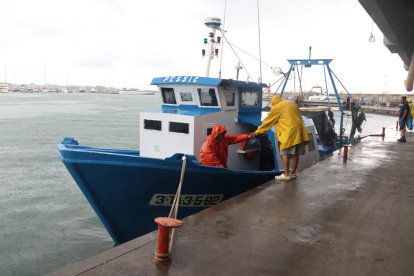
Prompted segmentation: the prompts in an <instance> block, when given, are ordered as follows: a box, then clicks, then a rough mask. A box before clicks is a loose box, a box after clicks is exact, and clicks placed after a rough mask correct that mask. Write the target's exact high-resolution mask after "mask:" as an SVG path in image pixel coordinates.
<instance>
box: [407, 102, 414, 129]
mask: <svg viewBox="0 0 414 276" xmlns="http://www.w3.org/2000/svg"><path fill="white" fill-rule="evenodd" d="M407 101H408V106H409V107H410V112H409V114H408V121H407V127H408V129H409V130H413V117H414V104H413V100H411V99H408V100H407Z"/></svg>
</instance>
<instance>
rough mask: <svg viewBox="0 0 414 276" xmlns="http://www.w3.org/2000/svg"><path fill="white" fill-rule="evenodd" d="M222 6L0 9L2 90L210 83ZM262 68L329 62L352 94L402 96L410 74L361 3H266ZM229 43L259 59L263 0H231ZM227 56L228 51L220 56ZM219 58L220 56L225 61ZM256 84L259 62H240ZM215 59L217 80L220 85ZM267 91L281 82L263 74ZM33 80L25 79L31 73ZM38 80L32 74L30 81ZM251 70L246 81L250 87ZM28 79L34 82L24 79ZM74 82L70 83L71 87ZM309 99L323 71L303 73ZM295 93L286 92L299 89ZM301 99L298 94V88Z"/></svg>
mask: <svg viewBox="0 0 414 276" xmlns="http://www.w3.org/2000/svg"><path fill="white" fill-rule="evenodd" d="M224 3H225V2H224V0H209V1H202V0H177V1H171V0H165V1H164V0H159V1H156V0H154V1H147V0H146V1H142V0H136V1H131V0H130V1H126V0H124V1H117V0H81V1H78V0H71V1H61V0H50V1H49V0H36V1H33V0H31V1H29V0H0V7H1V8H0V66H1V67H0V81H3V79H4V70H5V69H4V67H5V65H7V81H8V82H10V83H15V81H17V83H25V82H26V81H27V82H30V80H31V78H32V80H33V82H34V83H36V84H43V82H44V64H45V60H46V69H47V82H48V83H58V84H60V85H65V84H66V82H67V79H68V81H69V84H76V85H105V84H106V85H107V86H109V85H111V86H114V85H115V86H118V87H124V86H125V85H127V86H128V87H137V86H138V85H139V86H140V88H142V87H143V86H144V85H146V86H147V87H148V85H149V83H150V81H151V79H152V78H154V77H162V76H171V75H173V76H174V75H175V76H177V75H178V76H179V75H195V76H204V73H205V62H206V59H204V60H203V59H202V58H201V50H202V49H203V47H204V44H203V39H204V38H205V37H206V36H207V28H206V27H205V25H204V19H205V18H206V17H210V16H216V17H220V18H222V19H224V17H223V15H224ZM259 5H260V19H261V20H260V25H261V44H262V60H263V61H264V62H266V63H267V64H269V65H271V66H274V67H281V68H282V70H284V71H287V70H288V68H289V64H288V62H287V61H286V60H287V59H301V58H308V47H309V46H312V47H313V49H312V58H331V59H334V61H333V62H332V63H331V68H332V70H333V71H334V72H335V73H336V75H337V76H338V77H339V78H340V79H341V80H342V81H343V83H344V84H345V87H346V88H347V89H348V90H349V91H351V92H383V91H385V90H388V91H390V92H392V93H404V92H405V89H404V84H403V81H404V79H405V78H406V74H407V73H406V71H405V70H404V69H403V63H402V61H401V59H400V58H399V56H398V55H396V54H391V53H390V52H389V51H388V49H387V48H386V47H385V46H384V45H383V42H382V39H383V35H382V33H381V32H380V30H379V29H378V28H377V27H376V26H375V25H374V36H375V37H376V42H375V43H370V42H368V39H369V36H370V33H371V19H370V17H369V16H368V14H366V12H365V10H364V9H363V8H362V6H361V5H360V4H359V2H358V1H357V0H352V1H351V0H349V1H348V0H313V1H309V0H291V1H285V0H283V1H282V0H266V1H265V0H259ZM225 30H226V31H227V37H228V39H229V41H230V42H231V43H233V44H235V45H236V46H238V47H240V48H242V49H244V50H246V51H247V52H249V53H250V54H252V55H254V56H257V57H258V56H259V41H258V23H257V6H256V0H227V13H226V21H225ZM220 50H221V49H220ZM223 51H224V56H223V68H222V72H223V73H222V77H223V78H235V75H236V72H235V69H234V65H235V64H236V63H237V58H236V57H235V55H234V54H233V53H232V52H231V50H230V48H228V46H224V50H223ZM220 54H221V53H220ZM238 54H239V56H240V58H241V59H242V61H243V63H244V64H245V66H246V68H247V70H248V71H249V73H250V74H251V75H252V77H253V78H254V79H255V81H257V79H258V77H259V75H260V73H259V62H258V61H256V60H254V59H252V58H251V57H249V56H247V55H245V54H244V53H241V52H238ZM219 61H220V59H216V58H215V59H213V61H212V67H211V72H210V77H218V72H219V63H220V62H219ZM262 70H263V81H264V82H266V83H273V82H274V81H276V80H277V79H278V78H279V77H277V76H275V75H274V74H273V73H272V70H271V69H270V68H269V67H268V66H266V65H262ZM26 71H27V75H26V74H25V72H26ZM31 71H32V72H33V73H32V74H31ZM245 71H246V70H242V71H241V76H240V79H243V80H245V79H246V72H245ZM26 76H27V77H26ZM68 76H69V77H68ZM303 76H304V85H305V89H310V88H311V87H312V86H314V85H321V86H323V85H324V82H323V70H322V67H320V68H312V69H304V70H303ZM291 83H292V84H291V85H290V86H288V90H290V89H292V85H293V82H291ZM296 88H297V89H298V87H296Z"/></svg>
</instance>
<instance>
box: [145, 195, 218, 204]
mask: <svg viewBox="0 0 414 276" xmlns="http://www.w3.org/2000/svg"><path fill="white" fill-rule="evenodd" d="M223 196H224V195H181V196H180V206H184V207H206V206H213V205H216V204H218V203H219V202H220V201H221V200H222V199H223ZM174 198H175V195H168V194H155V195H154V196H153V197H152V199H151V201H150V202H149V205H158V206H172V204H173V202H174Z"/></svg>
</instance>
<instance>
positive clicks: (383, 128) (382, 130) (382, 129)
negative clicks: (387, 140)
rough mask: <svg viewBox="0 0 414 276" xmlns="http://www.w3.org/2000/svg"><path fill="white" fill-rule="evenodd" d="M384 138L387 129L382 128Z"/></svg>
mask: <svg viewBox="0 0 414 276" xmlns="http://www.w3.org/2000/svg"><path fill="white" fill-rule="evenodd" d="M382 136H385V127H383V128H382Z"/></svg>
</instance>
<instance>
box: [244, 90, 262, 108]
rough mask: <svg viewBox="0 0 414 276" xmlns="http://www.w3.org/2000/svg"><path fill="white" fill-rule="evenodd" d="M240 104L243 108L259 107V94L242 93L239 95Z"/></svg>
mask: <svg viewBox="0 0 414 276" xmlns="http://www.w3.org/2000/svg"><path fill="white" fill-rule="evenodd" d="M241 104H242V106H243V107H258V106H260V92H243V93H242V95H241Z"/></svg>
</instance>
